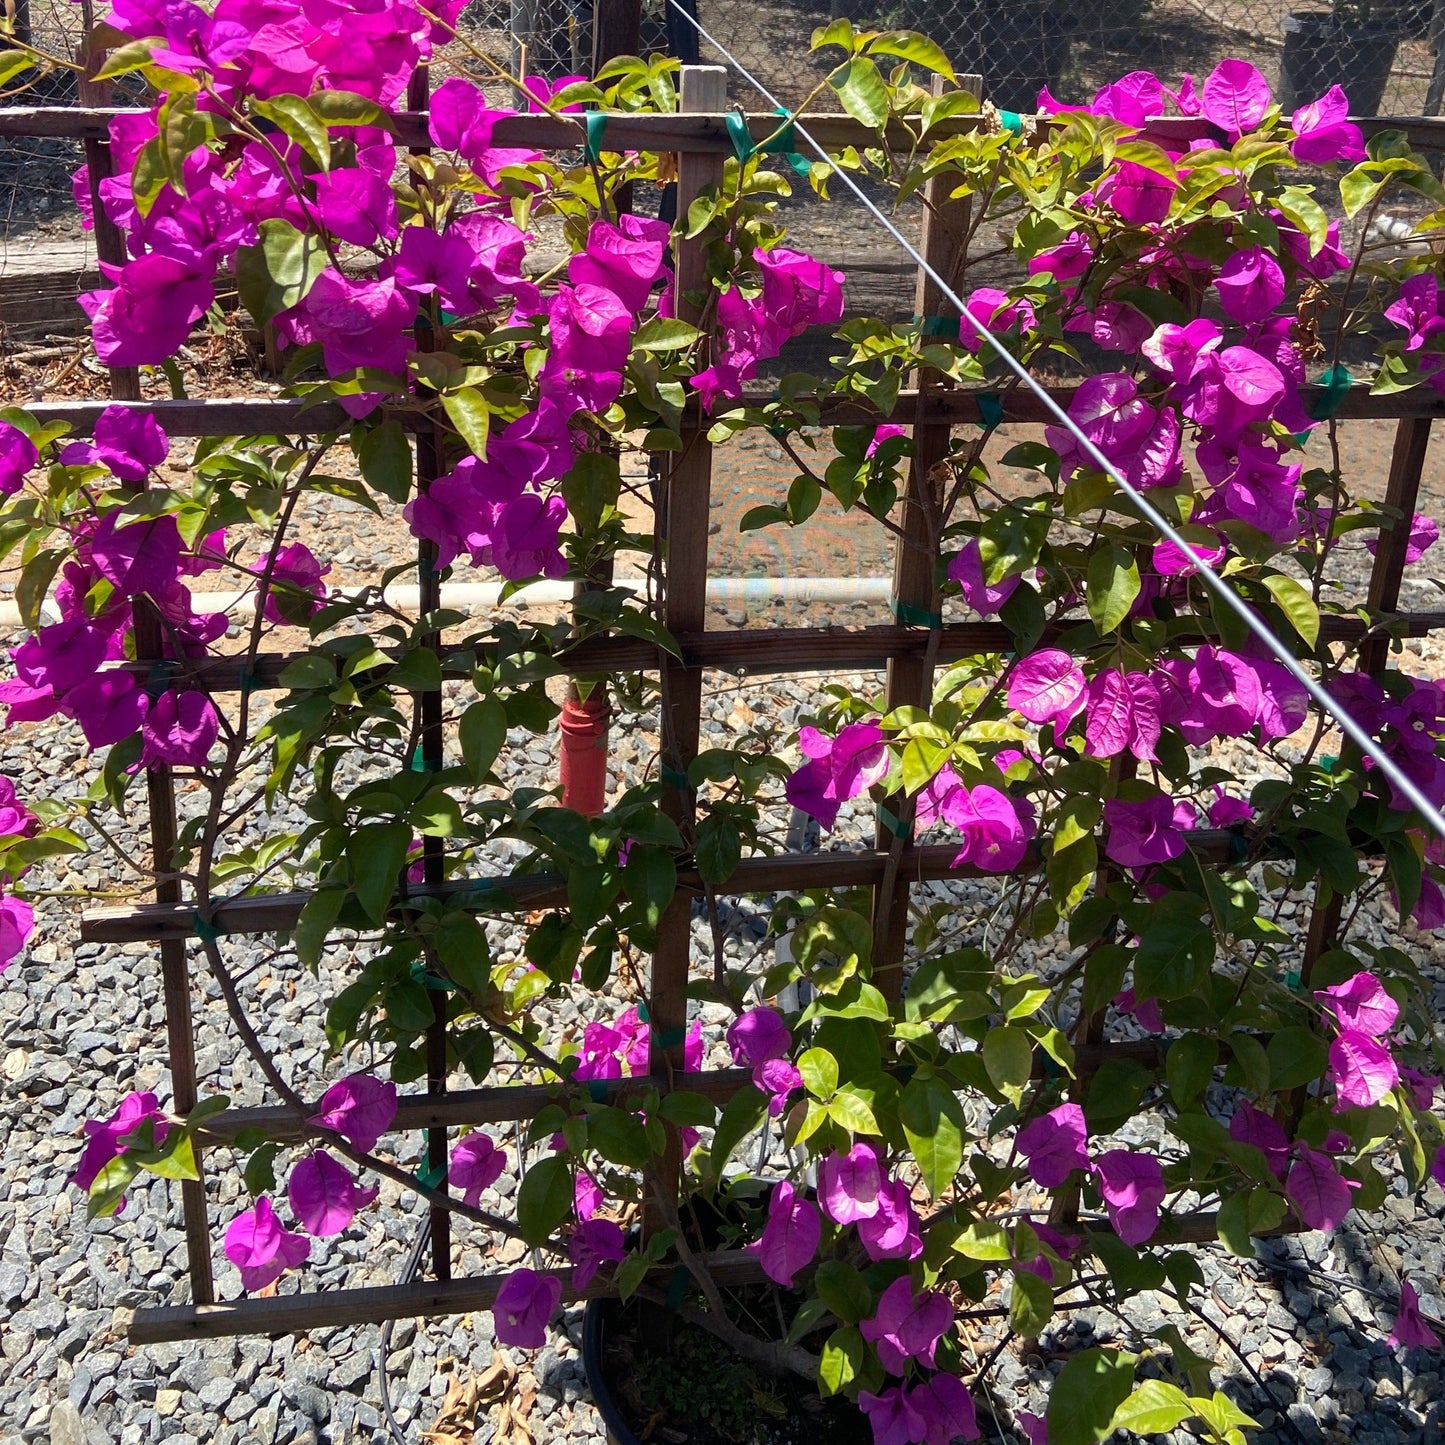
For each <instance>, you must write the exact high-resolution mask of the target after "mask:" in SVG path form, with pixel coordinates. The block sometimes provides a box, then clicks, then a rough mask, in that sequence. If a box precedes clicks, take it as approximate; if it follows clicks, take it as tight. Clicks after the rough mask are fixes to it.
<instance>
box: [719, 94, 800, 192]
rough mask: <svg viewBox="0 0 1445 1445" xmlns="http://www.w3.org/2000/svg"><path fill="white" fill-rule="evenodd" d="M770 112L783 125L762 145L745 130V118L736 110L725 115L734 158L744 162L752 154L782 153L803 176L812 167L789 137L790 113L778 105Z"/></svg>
mask: <svg viewBox="0 0 1445 1445" xmlns="http://www.w3.org/2000/svg"><path fill="white" fill-rule="evenodd" d="M773 114H774V115H776V116H778V117H780V118H781V119H783V120H786V121H787V122H788V123H787V125H785V126H783V127H782V128H781V129H780V130H779V131H778V133H777V134H776V135H775V136H773V137H772V138H771V139H770V140H766V141H764V142H763V143H762V145H758V144H757V143H756V142H755V141H754V140H753V137H752V132H751V131H749V130H748V123H747V120H746V118H745V117H744V116H743V115H742V113H741V112H740V111H736V110H730V111H728V113H727V116H726V117H725V119H726V121H727V128H728V138H729V139H730V140H731V141H732V143H733V154H734V155H735V156H737V158H738V160H739V161H740V162H741V163H742V164H743V165H746V164H747V163H748V162H749V161H750V160H752V158H753V157H754V156H755V155H758V154H759V153H761V154H762V155H765V156H782V157H783V159H784V160H785V161H787V163H788V164H789V165H790V166H791V167H792V168H793V172H794V174H795V175H799V176H806V175H808V174H809V173H810V172H811V170H812V169H813V166H812V162H811V161H808V160H806V159H804V157H802V156H800V155H799V154H798V152H797V149H796V141H795V139H794V136H793V122H792V118H791V112H790V111H789V110H787V108H786V107H784V106H781V105H780V106H778V107H777V109H776V110H774V111H773Z"/></svg>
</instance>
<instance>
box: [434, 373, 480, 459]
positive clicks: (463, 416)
mask: <svg viewBox="0 0 1445 1445" xmlns="http://www.w3.org/2000/svg"><path fill="white" fill-rule="evenodd" d="M442 406H443V407H445V408H446V413H447V416H448V417H449V418H450V420H451V424H452V425H453V426H454V427H456V429H457V430H458V431H459V432H460V433H461V437H462V440H463V441H464V442H466V444H467V446H468V447H470V448H471V452H472V455H473V456H476V457H481V458H483V459H485V458H486V455H487V434H488V432H489V431H490V430H491V425H492V412H491V408H490V407H488V405H487V403H486V399H485V398H484V397H483V396H482V394H481V392H479V391H478V390H477V389H476V387H474V386H464V387H462V388H461V389H460V390H459V391H453V392H449V393H448V394H447V395H446V396H444V397H442Z"/></svg>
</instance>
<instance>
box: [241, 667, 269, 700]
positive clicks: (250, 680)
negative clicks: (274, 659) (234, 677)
mask: <svg viewBox="0 0 1445 1445" xmlns="http://www.w3.org/2000/svg"><path fill="white" fill-rule="evenodd" d="M265 685H266V684H265V683H263V682H262V681H261V679H260V678H259V677H257V676H256V674H255V673H254V672H251V671H250V670H249V669H248V670H247V671H245V672H243V673H242V674H241V676H240V679H239V686H240V688H241V696H242V697H250V695H251V694H252V693H253V692H259V691H260V690H261V689H262V688H263V687H265Z"/></svg>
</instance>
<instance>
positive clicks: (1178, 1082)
mask: <svg viewBox="0 0 1445 1445" xmlns="http://www.w3.org/2000/svg"><path fill="white" fill-rule="evenodd" d="M1218 1062H1219V1042H1218V1040H1217V1039H1211V1038H1208V1037H1206V1036H1205V1035H1204V1034H1185V1035H1184V1037H1183V1038H1179V1039H1175V1040H1174V1042H1173V1043H1172V1044H1170V1045H1169V1052H1168V1054H1166V1055H1165V1059H1164V1063H1165V1072H1166V1073H1167V1074H1168V1077H1169V1090H1170V1092H1171V1093H1172V1094H1173V1095H1174V1102H1175V1104H1176V1105H1177V1106H1178V1107H1179V1108H1180V1109H1187V1108H1188V1107H1189V1106H1190V1105H1191V1104H1192V1103H1193V1102H1194V1101H1195V1100H1196V1099H1198V1098H1199V1096H1200V1095H1201V1094H1203V1092H1204V1090H1205V1089H1206V1088H1207V1087H1208V1086H1209V1082H1210V1080H1211V1079H1213V1077H1214V1067H1215V1065H1216V1064H1217V1063H1218Z"/></svg>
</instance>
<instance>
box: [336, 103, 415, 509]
mask: <svg viewBox="0 0 1445 1445" xmlns="http://www.w3.org/2000/svg"><path fill="white" fill-rule="evenodd" d="M331 93H332V92H330V91H322V94H323V95H329V94H331ZM356 464H357V466H358V467H359V468H360V469H361V475H362V477H363V479H364V480H365V482H366V484H367V486H369V487H372V488H374V489H375V490H376V491H378V492H380V493H381V494H382V496H383V497H388V498H390V499H391V500H392V501H393V502H396V503H398V504H401V503H403V502H406V501H408V500H410V498H411V487H412V456H411V443H410V442H408V441H407V437H406V432H405V431H404V430H403V429H402V425H401V423H400V422H399V421H395V420H392V421H384V422H382V423H381V425H380V426H376V427H373V428H372V429H371V430H370V431H369V432H367V434H366V437H365V439H364V440H363V441H362V443H361V446H360V447H359V448H358V449H357V452H356Z"/></svg>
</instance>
